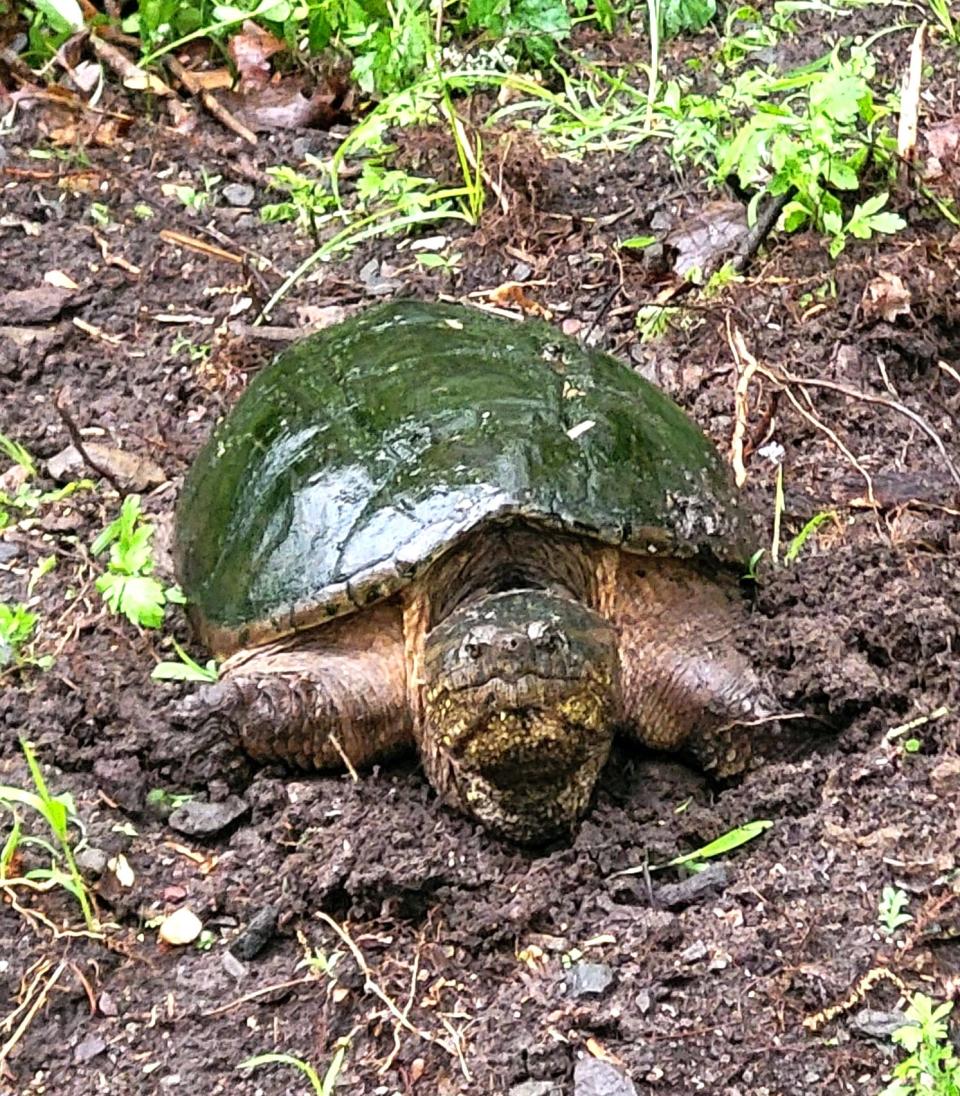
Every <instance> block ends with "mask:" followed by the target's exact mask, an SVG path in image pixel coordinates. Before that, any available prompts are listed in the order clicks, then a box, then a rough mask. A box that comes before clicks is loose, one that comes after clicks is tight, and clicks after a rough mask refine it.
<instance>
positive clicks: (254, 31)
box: [227, 19, 284, 92]
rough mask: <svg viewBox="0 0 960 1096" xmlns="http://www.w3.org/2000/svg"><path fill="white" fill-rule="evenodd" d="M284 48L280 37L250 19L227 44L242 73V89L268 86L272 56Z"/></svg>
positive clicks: (228, 51)
mask: <svg viewBox="0 0 960 1096" xmlns="http://www.w3.org/2000/svg"><path fill="white" fill-rule="evenodd" d="M283 48H284V43H283V42H281V41H280V39H279V38H275V37H274V36H273V35H272V34H271V33H270V32H269V31H267V30H264V29H263V27H260V26H257V24H256V23H254V22H251V21H250V20H249V19H248V20H247V21H246V22H245V23H244V24H243V29H242V31H241V32H240V33H239V34H235V35H234V36H233V37H232V38H231V39H230V43H229V45H228V46H227V53H228V54H229V55H230V59H231V60H232V61H233V63H234V64H235V65H236V66H237V72H239V73H240V90H241V91H243V92H247V91H254V90H256V89H257V88H263V87H266V86H267V84H268V83H269V82H270V58H271V57H272V56H273V55H274V54H275V53H279V52H280V50H282V49H283Z"/></svg>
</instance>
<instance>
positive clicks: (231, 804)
mask: <svg viewBox="0 0 960 1096" xmlns="http://www.w3.org/2000/svg"><path fill="white" fill-rule="evenodd" d="M249 810H250V805H249V804H248V803H247V802H246V801H245V800H243V799H241V798H240V796H239V795H231V796H228V797H227V798H226V799H224V800H223V801H222V802H221V803H203V802H200V801H198V800H193V799H191V800H190V802H189V803H184V804H183V805H182V806H180V807H177V809H176V810H175V811H172V812H171V814H170V817H169V818H168V819H167V821H168V823H169V824H170V826H171V827H172V828H173V829H175V830H177V831H178V832H179V833H184V834H186V835H187V836H188V837H209V836H211V835H212V834H215V833H220V831H221V830H225V829H226V828H227V827H228V826H231V825H233V823H234V822H236V821H238V819H240V818H242V817H243V816H244V815H245V814H246V813H247V811H249Z"/></svg>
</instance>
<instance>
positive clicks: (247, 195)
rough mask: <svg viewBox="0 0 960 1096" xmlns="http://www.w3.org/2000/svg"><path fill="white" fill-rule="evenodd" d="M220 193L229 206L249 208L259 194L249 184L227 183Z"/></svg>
mask: <svg viewBox="0 0 960 1096" xmlns="http://www.w3.org/2000/svg"><path fill="white" fill-rule="evenodd" d="M220 193H221V194H222V195H223V200H224V201H225V202H226V203H227V205H232V206H248V205H251V204H252V203H253V199H254V198H255V197H256V193H257V192H256V191H255V190H254V189H253V187H252V186H250V184H249V183H227V185H226V186H225V187H224V188H223V189H222V190H221V191H220Z"/></svg>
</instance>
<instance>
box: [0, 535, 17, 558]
mask: <svg viewBox="0 0 960 1096" xmlns="http://www.w3.org/2000/svg"><path fill="white" fill-rule="evenodd" d="M19 555H20V545H19V544H15V543H14V542H13V541H12V540H0V563H9V562H10V561H11V560H12V559H16V558H17V556H19Z"/></svg>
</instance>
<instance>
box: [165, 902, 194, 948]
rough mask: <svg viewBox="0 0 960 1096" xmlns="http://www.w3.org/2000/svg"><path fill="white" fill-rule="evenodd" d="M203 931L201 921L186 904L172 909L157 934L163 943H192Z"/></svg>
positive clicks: (176, 944)
mask: <svg viewBox="0 0 960 1096" xmlns="http://www.w3.org/2000/svg"><path fill="white" fill-rule="evenodd" d="M202 931H203V922H202V921H201V920H200V918H199V917H197V915H196V914H195V913H194V912H193V910H192V909H189V908H188V907H187V906H181V907H180V909H178V910H174V911H173V913H171V914H170V916H169V917H167V918H166V919H165V920H164V922H163V924H162V925H161V926H160V931H159V936H160V939H161V940H162V941H163V942H164V943H165V944H173V945H174V946H177V947H179V946H181V945H183V944H192V943H193V942H194V940H196V938H197V937H198V936H199V935H200V933H201V932H202Z"/></svg>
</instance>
